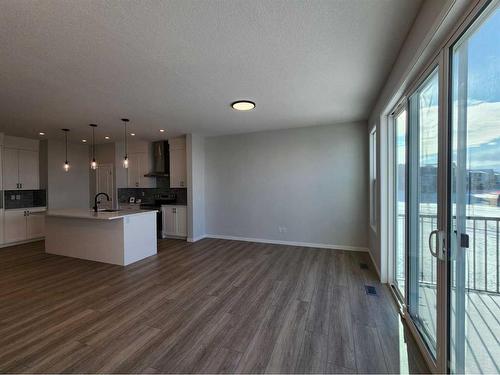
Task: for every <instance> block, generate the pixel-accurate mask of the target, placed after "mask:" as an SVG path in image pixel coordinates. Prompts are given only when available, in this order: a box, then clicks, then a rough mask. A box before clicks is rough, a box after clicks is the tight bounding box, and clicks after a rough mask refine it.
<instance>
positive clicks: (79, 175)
mask: <svg viewBox="0 0 500 375" xmlns="http://www.w3.org/2000/svg"><path fill="white" fill-rule="evenodd" d="M45 142H46V143H41V146H42V147H41V150H42V151H43V150H45V149H46V153H47V154H46V155H47V157H46V160H47V164H46V172H43V173H46V176H47V178H46V185H47V186H46V189H47V206H48V208H49V209H59V208H88V207H89V205H88V204H89V164H88V153H89V151H88V146H86V145H80V144H71V145H70V146H68V159H69V162H70V170H69V172H65V171H64V169H63V165H64V160H65V143H64V141H58V140H48V141H45Z"/></svg>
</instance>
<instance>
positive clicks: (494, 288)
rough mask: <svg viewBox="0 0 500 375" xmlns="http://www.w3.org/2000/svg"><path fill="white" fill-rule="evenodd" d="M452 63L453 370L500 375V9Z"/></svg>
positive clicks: (467, 38)
mask: <svg viewBox="0 0 500 375" xmlns="http://www.w3.org/2000/svg"><path fill="white" fill-rule="evenodd" d="M452 58H453V61H452V155H451V158H452V168H451V182H452V189H451V192H452V196H451V203H452V204H451V210H452V211H451V215H450V216H451V218H452V219H451V228H450V231H449V232H450V233H451V235H450V243H451V266H450V271H451V281H450V293H451V308H450V334H451V335H450V357H451V370H452V372H455V373H500V344H499V341H498V340H499V337H500V320H499V317H500V290H499V222H500V10H499V4H498V2H496V3H495V4H493V5H491V6H490V8H489V9H488V10H487V12H485V13H484V14H483V15H482V16H481V17H480V19H478V20H477V21H476V22H475V24H474V25H473V26H472V27H471V29H470V30H469V31H468V32H467V33H466V34H465V35H464V36H463V37H462V38H461V39H460V40H459V42H458V43H457V44H456V45H455V47H454V48H453V54H452ZM467 242H468V244H467Z"/></svg>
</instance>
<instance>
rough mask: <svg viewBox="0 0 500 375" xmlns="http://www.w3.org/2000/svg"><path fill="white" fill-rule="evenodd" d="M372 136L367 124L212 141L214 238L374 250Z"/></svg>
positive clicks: (209, 215) (210, 223) (209, 201)
mask: <svg viewBox="0 0 500 375" xmlns="http://www.w3.org/2000/svg"><path fill="white" fill-rule="evenodd" d="M366 132H367V125H366V123H364V122H362V123H349V124H339V125H331V126H321V127H308V128H299V129H289V130H279V131H269V132H258V133H251V134H244V135H232V136H221V137H213V138H207V139H206V143H205V154H206V169H205V183H206V188H205V203H206V232H207V234H212V235H225V236H238V237H246V238H257V239H267V240H280V241H291V242H305V243H316V244H326V245H338V246H346V247H360V248H365V247H367V246H368V238H367V233H368V144H367V138H366ZM280 226H281V227H285V228H286V232H284V231H282V232H280V231H279V227H280Z"/></svg>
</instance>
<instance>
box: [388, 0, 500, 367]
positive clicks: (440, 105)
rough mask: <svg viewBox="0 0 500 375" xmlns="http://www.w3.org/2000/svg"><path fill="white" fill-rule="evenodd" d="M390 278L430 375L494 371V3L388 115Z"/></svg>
mask: <svg viewBox="0 0 500 375" xmlns="http://www.w3.org/2000/svg"><path fill="white" fill-rule="evenodd" d="M391 123H392V126H393V132H392V135H393V142H392V146H393V147H392V152H391V155H392V158H391V160H392V162H393V167H392V168H393V176H394V178H393V179H392V181H393V182H392V190H393V194H392V197H393V199H392V202H393V208H392V212H393V217H394V219H393V220H392V230H393V232H392V233H393V236H392V238H393V241H392V258H391V259H392V268H390V269H392V272H391V274H392V276H391V281H392V284H393V285H394V289H395V290H396V294H397V295H398V298H399V299H400V301H402V304H403V306H404V309H403V311H404V316H405V318H406V319H407V321H408V322H409V323H410V324H409V326H410V329H411V331H412V332H413V333H414V334H415V337H416V338H417V341H418V343H419V345H420V346H421V348H422V349H423V352H424V356H425V358H426V359H427V362H428V364H429V365H430V369H431V371H433V372H447V371H449V372H451V373H500V0H494V1H486V0H480V1H478V2H477V4H476V6H475V7H474V8H471V10H470V13H469V14H468V16H467V17H466V18H465V19H464V22H463V23H462V24H461V25H460V26H459V27H457V30H456V31H455V34H454V35H452V36H451V38H450V39H449V42H448V44H447V45H446V46H445V47H444V48H443V49H442V50H441V51H440V53H439V56H438V57H436V59H435V60H434V61H433V63H432V64H430V65H429V66H428V68H427V70H426V71H425V72H424V73H423V74H422V75H421V76H420V78H419V79H418V80H417V81H416V82H415V83H414V85H413V86H412V88H411V89H410V90H409V91H408V92H407V94H406V99H404V100H402V101H401V102H400V104H399V105H398V107H397V108H396V110H395V111H394V112H393V113H392V122H391Z"/></svg>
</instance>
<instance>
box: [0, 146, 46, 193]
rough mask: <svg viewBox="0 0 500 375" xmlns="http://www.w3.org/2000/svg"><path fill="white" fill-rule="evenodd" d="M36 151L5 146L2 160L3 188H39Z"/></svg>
mask: <svg viewBox="0 0 500 375" xmlns="http://www.w3.org/2000/svg"><path fill="white" fill-rule="evenodd" d="M39 173H40V172H39V166H38V151H31V150H18V149H13V148H7V147H6V148H5V150H4V161H3V183H4V190H16V189H23V190H35V189H39V188H40V175H39Z"/></svg>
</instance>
